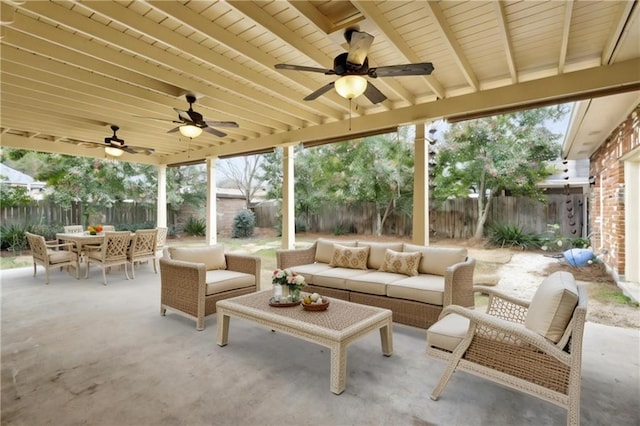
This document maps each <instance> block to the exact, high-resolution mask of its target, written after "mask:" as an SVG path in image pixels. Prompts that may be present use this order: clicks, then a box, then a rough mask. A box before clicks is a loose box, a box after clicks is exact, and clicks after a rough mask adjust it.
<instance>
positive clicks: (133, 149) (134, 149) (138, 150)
mask: <svg viewBox="0 0 640 426" xmlns="http://www.w3.org/2000/svg"><path fill="white" fill-rule="evenodd" d="M120 149H121V150H123V151H126V152H128V153H129V154H145V155H151V154H154V153H155V152H156V150H155V149H153V148H144V147H141V146H123V147H121V148H120Z"/></svg>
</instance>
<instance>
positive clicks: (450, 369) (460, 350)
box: [429, 325, 476, 401]
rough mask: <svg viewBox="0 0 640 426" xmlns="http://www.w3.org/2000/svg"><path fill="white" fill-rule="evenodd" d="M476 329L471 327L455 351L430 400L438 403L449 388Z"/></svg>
mask: <svg viewBox="0 0 640 426" xmlns="http://www.w3.org/2000/svg"><path fill="white" fill-rule="evenodd" d="M475 329H476V328H475V326H474V325H471V326H470V327H469V330H468V331H467V335H466V336H465V338H464V339H462V341H461V342H460V343H458V346H456V348H455V350H454V351H453V353H452V354H451V358H450V360H449V363H448V364H447V369H446V370H445V371H444V373H443V374H442V377H441V378H440V381H439V382H438V384H437V385H436V387H435V388H434V389H433V392H431V395H429V398H431V399H432V400H434V401H437V400H438V398H440V394H441V393H442V391H443V390H444V388H445V387H446V386H447V383H449V379H450V378H451V376H453V373H454V372H455V371H456V368H457V367H458V363H459V362H460V358H462V355H464V353H465V352H466V351H467V349H468V348H469V345H470V344H471V340H472V339H473V335H474V334H475Z"/></svg>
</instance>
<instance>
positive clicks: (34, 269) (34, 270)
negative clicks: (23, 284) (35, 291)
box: [33, 262, 37, 277]
mask: <svg viewBox="0 0 640 426" xmlns="http://www.w3.org/2000/svg"><path fill="white" fill-rule="evenodd" d="M36 272H37V268H36V262H33V276H34V277H35V276H36Z"/></svg>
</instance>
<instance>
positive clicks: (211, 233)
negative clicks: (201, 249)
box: [206, 156, 218, 246]
mask: <svg viewBox="0 0 640 426" xmlns="http://www.w3.org/2000/svg"><path fill="white" fill-rule="evenodd" d="M216 159H217V157H215V156H213V157H207V236H206V239H207V244H208V245H210V246H212V245H214V244H216V243H217V242H218V215H217V205H216V201H217V200H216V196H217V194H216Z"/></svg>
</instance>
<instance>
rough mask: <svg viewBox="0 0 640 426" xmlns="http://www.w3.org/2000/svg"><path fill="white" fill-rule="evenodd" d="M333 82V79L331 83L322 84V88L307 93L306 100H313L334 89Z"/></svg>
mask: <svg viewBox="0 0 640 426" xmlns="http://www.w3.org/2000/svg"><path fill="white" fill-rule="evenodd" d="M333 84H334V82H333V81H332V82H331V83H329V84H327V85H324V86H322V87H321V88H319V89H318V90H316V91H315V92H313V93H311V94H309V95H307V97H305V98H304V100H305V101H312V100H314V99H317V98H318V97H319V96H321V95H324V94H325V93H327V92H328V91H329V90H331V89H333Z"/></svg>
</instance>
